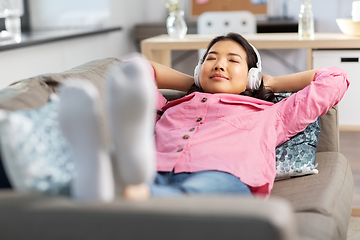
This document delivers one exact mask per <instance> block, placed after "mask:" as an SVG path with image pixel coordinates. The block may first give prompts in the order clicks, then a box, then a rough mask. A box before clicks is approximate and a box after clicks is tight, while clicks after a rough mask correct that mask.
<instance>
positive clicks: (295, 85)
mask: <svg viewBox="0 0 360 240" xmlns="http://www.w3.org/2000/svg"><path fill="white" fill-rule="evenodd" d="M318 70H319V69H313V70H308V71H304V72H299V73H294V74H289V75H283V76H277V77H272V76H269V75H263V81H264V85H265V87H266V88H269V89H271V90H273V91H274V92H278V93H279V92H297V91H299V90H301V89H303V88H304V87H306V86H307V85H309V84H310V83H311V81H312V80H313V79H314V76H315V73H316V72H317V71H318Z"/></svg>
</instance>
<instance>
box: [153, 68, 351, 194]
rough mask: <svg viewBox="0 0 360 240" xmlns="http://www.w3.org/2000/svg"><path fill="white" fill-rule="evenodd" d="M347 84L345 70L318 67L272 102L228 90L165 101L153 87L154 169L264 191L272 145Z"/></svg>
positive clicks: (320, 111) (270, 177)
mask: <svg viewBox="0 0 360 240" xmlns="http://www.w3.org/2000/svg"><path fill="white" fill-rule="evenodd" d="M348 86H349V81H348V79H347V74H346V72H344V71H343V70H341V69H338V68H335V67H332V68H325V69H322V70H319V71H318V72H317V73H316V74H315V77H314V81H312V82H311V84H310V85H309V86H307V87H305V88H304V89H303V90H301V91H299V92H297V93H296V94H293V95H292V96H290V97H289V98H287V99H284V100H282V101H281V102H279V103H277V104H273V103H271V102H267V101H264V100H259V99H256V98H252V97H247V96H241V95H234V94H209V93H199V92H195V93H192V94H190V95H187V96H185V97H183V98H181V99H177V100H174V101H171V102H169V103H167V104H166V100H165V99H164V98H163V97H162V95H161V93H159V92H158V96H159V97H158V101H157V109H163V110H165V112H164V114H163V116H162V117H161V118H160V119H159V120H158V121H157V123H156V134H155V142H156V150H157V170H158V171H172V170H173V169H174V171H175V173H179V172H196V171H203V170H219V171H224V172H228V173H231V174H233V175H235V176H237V177H238V178H240V180H241V181H242V182H244V183H245V184H247V185H249V186H250V187H251V190H252V192H253V193H261V194H266V195H269V194H270V191H271V189H272V187H273V183H274V179H275V148H276V146H278V145H280V144H281V143H283V142H285V141H287V140H288V139H290V137H292V136H294V135H296V134H297V133H298V132H300V131H303V130H304V129H305V128H306V126H307V125H308V124H309V123H311V122H314V121H315V120H316V119H317V117H318V116H321V115H324V114H325V113H326V112H327V111H328V110H329V109H330V108H331V107H332V106H334V105H336V104H337V103H338V102H339V101H340V99H341V98H342V96H343V95H344V93H345V91H346V90H347V88H348Z"/></svg>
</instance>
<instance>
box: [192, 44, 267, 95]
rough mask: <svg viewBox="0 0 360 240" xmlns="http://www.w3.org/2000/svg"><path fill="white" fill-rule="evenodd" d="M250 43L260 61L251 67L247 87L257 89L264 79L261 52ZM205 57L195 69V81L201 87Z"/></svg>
mask: <svg viewBox="0 0 360 240" xmlns="http://www.w3.org/2000/svg"><path fill="white" fill-rule="evenodd" d="M249 44H250V46H251V47H252V48H253V49H254V52H255V54H256V57H257V59H258V61H257V63H256V68H254V67H253V68H250V69H249V73H248V79H247V84H246V88H247V89H249V90H256V89H259V87H260V85H261V80H262V74H261V58H260V54H259V52H258V50H257V49H256V48H255V47H254V46H253V45H252V44H251V43H249ZM204 57H205V56H203V57H202V58H200V59H199V62H198V64H197V65H196V67H195V70H194V81H195V85H196V86H198V87H201V85H200V70H201V65H202V63H203V61H202V60H203V58H204Z"/></svg>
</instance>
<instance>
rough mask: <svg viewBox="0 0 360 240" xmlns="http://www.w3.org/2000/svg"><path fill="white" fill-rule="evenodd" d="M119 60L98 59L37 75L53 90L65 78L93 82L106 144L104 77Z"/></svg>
mask: <svg viewBox="0 0 360 240" xmlns="http://www.w3.org/2000/svg"><path fill="white" fill-rule="evenodd" d="M119 62H121V60H119V59H117V58H105V59H99V60H94V61H91V62H88V63H85V64H83V65H80V66H77V67H74V68H72V69H70V70H68V71H65V72H62V73H51V74H44V75H41V76H39V79H41V80H42V81H43V82H45V83H46V84H47V85H48V86H49V87H50V88H51V89H52V91H54V92H57V91H58V87H59V84H61V83H62V82H64V81H66V80H67V79H82V80H87V81H90V82H91V83H92V84H94V85H95V87H96V88H97V89H98V90H99V95H100V99H99V106H100V108H99V112H100V128H101V133H102V136H103V139H104V140H105V142H106V143H107V144H109V143H110V134H109V129H108V125H107V122H108V121H107V117H106V110H105V79H106V76H107V74H108V72H109V70H110V69H111V68H112V67H114V66H116V64H117V63H119Z"/></svg>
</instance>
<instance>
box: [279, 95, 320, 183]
mask: <svg viewBox="0 0 360 240" xmlns="http://www.w3.org/2000/svg"><path fill="white" fill-rule="evenodd" d="M282 95H283V96H285V97H288V96H289V95H291V94H282ZM320 131H321V126H320V118H318V119H317V120H316V121H315V122H313V123H311V124H309V125H308V126H307V127H306V129H305V130H304V131H302V132H300V133H298V134H297V135H295V136H294V137H292V138H291V139H289V140H288V141H286V142H284V143H283V144H281V145H280V146H278V147H276V150H275V153H276V178H275V180H280V179H284V178H289V177H294V176H302V175H307V174H317V173H318V170H317V169H316V167H317V165H316V164H315V155H316V148H317V144H318V141H319V136H320Z"/></svg>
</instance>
